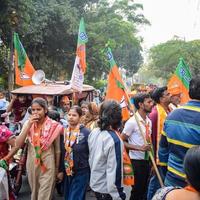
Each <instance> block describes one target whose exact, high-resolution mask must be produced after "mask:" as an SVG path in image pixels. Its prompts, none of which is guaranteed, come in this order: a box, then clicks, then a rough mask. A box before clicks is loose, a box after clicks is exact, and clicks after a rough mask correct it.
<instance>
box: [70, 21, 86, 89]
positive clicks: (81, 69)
mask: <svg viewBox="0 0 200 200" xmlns="http://www.w3.org/2000/svg"><path fill="white" fill-rule="evenodd" d="M87 41H88V37H87V34H86V31H85V23H84V19H83V18H81V21H80V25H79V32H78V44H77V50H76V59H75V63H74V69H73V72H72V77H71V81H70V82H71V87H72V88H73V89H74V90H76V91H79V92H82V89H83V82H84V74H85V72H86V43H87Z"/></svg>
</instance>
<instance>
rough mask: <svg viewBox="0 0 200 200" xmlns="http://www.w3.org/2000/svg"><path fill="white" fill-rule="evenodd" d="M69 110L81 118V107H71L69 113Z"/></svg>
mask: <svg viewBox="0 0 200 200" xmlns="http://www.w3.org/2000/svg"><path fill="white" fill-rule="evenodd" d="M70 110H75V111H76V112H77V113H78V115H79V117H81V116H82V110H81V107H80V106H72V107H71V108H70V109H69V111H70Z"/></svg>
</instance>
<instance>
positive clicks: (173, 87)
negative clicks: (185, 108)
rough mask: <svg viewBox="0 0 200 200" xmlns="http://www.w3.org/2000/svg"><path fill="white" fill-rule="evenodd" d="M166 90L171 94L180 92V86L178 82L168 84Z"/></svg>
mask: <svg viewBox="0 0 200 200" xmlns="http://www.w3.org/2000/svg"><path fill="white" fill-rule="evenodd" d="M168 92H169V93H170V94H171V95H177V94H180V93H181V88H180V86H179V85H178V84H176V83H174V84H173V85H170V86H168Z"/></svg>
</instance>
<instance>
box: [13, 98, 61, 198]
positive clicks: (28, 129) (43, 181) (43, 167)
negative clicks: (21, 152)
mask: <svg viewBox="0 0 200 200" xmlns="http://www.w3.org/2000/svg"><path fill="white" fill-rule="evenodd" d="M31 112H32V115H31V116H30V118H29V120H28V121H27V122H26V123H25V124H24V127H23V129H22V132H21V134H20V135H19V136H18V137H17V139H16V145H17V147H21V146H22V145H23V144H24V141H25V140H26V138H28V156H27V172H28V180H29V184H30V187H31V200H51V198H52V191H53V189H54V185H55V178H56V175H57V172H58V167H59V160H60V133H61V132H62V131H63V128H62V126H61V125H60V124H59V123H58V122H56V121H54V120H52V119H50V118H49V117H48V116H47V113H48V109H47V103H46V101H45V100H44V99H43V98H35V99H34V100H33V101H32V103H31Z"/></svg>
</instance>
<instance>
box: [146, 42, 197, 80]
mask: <svg viewBox="0 0 200 200" xmlns="http://www.w3.org/2000/svg"><path fill="white" fill-rule="evenodd" d="M199 56H200V40H194V41H189V42H187V41H184V40H180V39H173V40H170V41H168V42H166V43H162V44H159V45H157V46H154V47H153V48H151V49H150V52H149V63H148V67H147V69H148V70H151V73H153V74H154V75H155V77H157V78H160V77H161V78H163V79H164V80H168V79H169V77H170V76H171V75H172V74H173V73H174V71H175V69H176V66H177V64H178V61H179V58H180V57H183V58H184V60H185V61H186V63H187V64H188V65H189V67H190V70H191V73H192V74H193V75H194V74H198V73H199V72H200V68H199V66H200V60H199Z"/></svg>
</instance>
